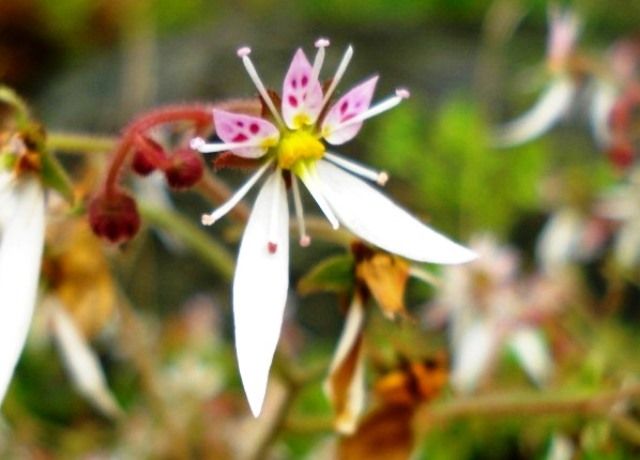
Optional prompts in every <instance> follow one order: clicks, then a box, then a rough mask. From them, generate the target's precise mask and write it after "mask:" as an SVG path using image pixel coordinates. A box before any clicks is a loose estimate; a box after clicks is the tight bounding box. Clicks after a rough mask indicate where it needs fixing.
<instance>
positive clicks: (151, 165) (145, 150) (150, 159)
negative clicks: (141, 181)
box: [131, 135, 167, 176]
mask: <svg viewBox="0 0 640 460" xmlns="http://www.w3.org/2000/svg"><path fill="white" fill-rule="evenodd" d="M134 142H135V147H134V152H133V160H132V161H131V169H133V171H134V172H136V173H137V174H140V175H141V176H148V175H149V174H151V173H152V172H153V171H155V170H156V169H157V168H161V167H163V166H164V165H165V163H166V162H167V159H166V158H167V155H166V154H165V152H164V149H163V148H162V146H161V145H160V144H158V143H157V142H156V141H154V140H153V139H150V138H148V137H145V136H141V135H139V136H136V138H135V141H134Z"/></svg>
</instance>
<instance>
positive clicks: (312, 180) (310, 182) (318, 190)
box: [299, 163, 340, 230]
mask: <svg viewBox="0 0 640 460" xmlns="http://www.w3.org/2000/svg"><path fill="white" fill-rule="evenodd" d="M299 167H300V169H301V171H300V172H301V173H302V174H300V175H299V177H300V179H301V180H302V182H304V185H305V186H306V187H307V190H309V193H311V196H313V199H314V200H316V203H318V206H319V207H320V210H321V211H322V214H324V216H325V217H326V218H327V220H328V221H329V223H330V224H331V227H332V228H333V229H334V230H337V229H338V228H340V223H339V222H338V218H337V217H336V216H335V214H334V213H333V210H332V209H331V207H330V206H329V203H327V200H326V199H325V198H324V195H323V194H322V186H321V184H320V182H319V180H318V179H317V178H316V176H314V175H313V174H312V173H311V172H310V171H309V169H308V168H307V167H306V165H304V164H302V163H300V166H299Z"/></svg>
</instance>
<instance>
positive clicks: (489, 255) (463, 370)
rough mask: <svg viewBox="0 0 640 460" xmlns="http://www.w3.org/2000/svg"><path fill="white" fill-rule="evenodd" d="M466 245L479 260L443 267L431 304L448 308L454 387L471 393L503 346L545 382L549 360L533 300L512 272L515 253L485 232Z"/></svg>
mask: <svg viewBox="0 0 640 460" xmlns="http://www.w3.org/2000/svg"><path fill="white" fill-rule="evenodd" d="M471 247H472V249H474V250H475V251H476V252H477V253H478V255H479V258H478V260H477V261H475V262H473V263H471V264H468V265H465V266H458V267H447V268H446V269H445V271H444V277H443V282H444V285H443V286H442V289H441V290H440V293H439V296H438V298H437V299H436V300H435V302H434V305H433V306H432V308H439V309H445V310H446V311H447V312H448V318H449V341H450V346H451V352H452V354H453V359H452V369H451V382H452V384H453V386H454V387H455V388H456V389H457V390H458V391H460V392H463V393H469V392H472V391H473V390H474V389H475V388H476V387H477V385H478V384H479V383H480V381H481V380H482V378H484V377H485V376H486V375H487V374H488V372H489V371H490V369H491V367H492V366H493V364H494V361H495V360H496V358H497V357H498V354H499V353H500V352H501V351H502V350H503V349H507V350H511V351H512V352H513V354H514V356H515V358H516V359H517V360H518V362H519V363H520V366H521V367H522V368H523V370H524V371H525V372H526V373H527V375H528V376H529V377H530V378H531V380H532V381H533V382H535V383H536V384H538V385H541V384H544V383H545V382H546V381H547V380H548V378H549V376H550V373H551V368H552V359H551V356H550V354H549V350H548V348H547V345H546V342H545V340H544V337H543V335H542V334H541V333H540V331H538V330H537V328H536V324H535V321H532V319H531V318H532V317H535V314H534V313H535V311H536V308H538V306H537V304H536V302H537V301H538V299H533V300H532V298H530V297H529V296H528V295H525V293H526V292H529V291H530V290H531V286H529V285H525V286H522V285H521V281H520V279H519V278H518V277H517V267H518V264H517V260H518V259H517V256H516V254H515V253H514V251H513V250H511V249H509V248H506V247H501V246H499V245H498V244H497V243H496V242H495V241H494V240H493V239H492V238H489V237H481V238H477V239H474V240H473V241H472V244H471ZM531 297H533V296H531ZM541 303H542V302H541ZM430 313H431V312H430ZM429 317H430V318H433V316H432V315H430V316H428V319H429Z"/></svg>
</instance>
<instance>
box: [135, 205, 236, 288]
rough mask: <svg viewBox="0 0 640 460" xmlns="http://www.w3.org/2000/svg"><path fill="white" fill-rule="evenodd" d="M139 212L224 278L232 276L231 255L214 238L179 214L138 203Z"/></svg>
mask: <svg viewBox="0 0 640 460" xmlns="http://www.w3.org/2000/svg"><path fill="white" fill-rule="evenodd" d="M139 206H140V213H141V214H142V216H143V217H144V218H145V219H146V220H147V221H148V222H149V223H150V224H152V225H154V226H156V227H159V228H161V229H164V230H167V231H169V232H170V233H171V234H172V235H175V236H177V237H178V238H180V240H181V241H182V242H183V243H184V244H186V245H187V247H189V249H191V250H192V251H193V252H194V253H195V254H196V255H197V256H198V257H200V259H201V260H202V261H203V262H205V263H206V264H208V265H209V266H210V267H211V268H213V269H214V270H216V271H217V272H219V273H220V274H222V275H223V276H224V277H225V278H226V279H229V280H230V279H231V278H233V271H234V268H235V262H234V258H233V256H231V254H230V253H229V252H228V251H227V250H226V249H225V247H224V246H222V245H221V244H220V243H218V242H217V241H216V240H214V239H213V238H211V236H210V235H209V234H208V233H207V232H205V231H204V230H203V229H202V228H200V227H199V226H198V225H197V224H194V223H193V222H192V221H191V220H189V219H187V218H185V217H184V216H182V215H181V214H179V213H177V212H175V211H171V210H167V209H161V208H158V207H153V206H147V205H145V204H143V203H139Z"/></svg>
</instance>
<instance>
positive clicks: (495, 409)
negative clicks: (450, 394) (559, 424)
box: [416, 383, 640, 431]
mask: <svg viewBox="0 0 640 460" xmlns="http://www.w3.org/2000/svg"><path fill="white" fill-rule="evenodd" d="M636 397H640V383H639V384H634V385H629V386H627V387H625V388H622V389H620V390H615V391H606V392H603V393H599V394H595V395H593V394H592V395H582V396H575V397H567V396H559V397H558V396H549V395H544V394H530V393H519V394H511V395H500V396H480V397H475V398H468V399H458V400H454V401H449V402H445V403H436V404H433V405H430V406H428V407H425V408H424V409H423V410H420V411H419V412H418V414H417V416H416V427H418V429H419V430H420V431H428V430H429V429H431V428H432V427H434V426H441V425H442V424H444V423H447V422H450V421H453V420H457V419H461V418H468V417H478V416H482V417H486V420H488V421H491V420H498V419H500V418H501V417H514V416H515V417H523V416H534V415H547V414H556V415H561V414H566V415H575V414H581V415H602V414H604V413H606V412H607V411H608V410H610V409H611V408H612V407H613V406H614V405H615V404H616V403H619V402H623V401H626V400H627V399H630V398H636Z"/></svg>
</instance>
